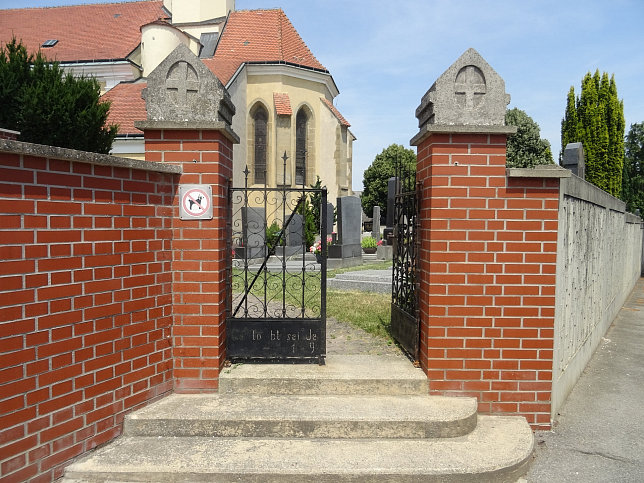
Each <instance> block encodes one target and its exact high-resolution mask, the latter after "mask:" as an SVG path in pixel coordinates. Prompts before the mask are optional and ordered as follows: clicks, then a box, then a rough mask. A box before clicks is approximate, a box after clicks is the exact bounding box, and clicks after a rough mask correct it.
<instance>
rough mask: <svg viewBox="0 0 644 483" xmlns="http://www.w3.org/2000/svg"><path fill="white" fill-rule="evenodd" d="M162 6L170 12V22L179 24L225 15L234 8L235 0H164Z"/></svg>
mask: <svg viewBox="0 0 644 483" xmlns="http://www.w3.org/2000/svg"><path fill="white" fill-rule="evenodd" d="M164 6H165V7H166V8H167V9H168V10H170V11H171V12H172V23H174V24H180V23H190V22H203V21H206V20H212V19H214V18H219V17H225V16H226V15H228V12H230V11H231V10H235V0H165V1H164Z"/></svg>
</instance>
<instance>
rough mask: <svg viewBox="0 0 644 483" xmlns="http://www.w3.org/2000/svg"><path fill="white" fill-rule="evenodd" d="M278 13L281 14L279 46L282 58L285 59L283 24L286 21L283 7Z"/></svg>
mask: <svg viewBox="0 0 644 483" xmlns="http://www.w3.org/2000/svg"><path fill="white" fill-rule="evenodd" d="M277 15H279V22H278V25H279V31H278V35H279V42H278V46H279V49H280V58H281V59H284V58H285V57H284V29H283V26H282V24H283V22H284V12H283V11H282V9H281V8H280V9H279V10H278V12H277Z"/></svg>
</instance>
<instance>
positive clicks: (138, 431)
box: [124, 394, 477, 439]
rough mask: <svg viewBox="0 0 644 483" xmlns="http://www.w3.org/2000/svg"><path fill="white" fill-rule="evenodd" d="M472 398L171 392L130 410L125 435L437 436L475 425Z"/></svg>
mask: <svg viewBox="0 0 644 483" xmlns="http://www.w3.org/2000/svg"><path fill="white" fill-rule="evenodd" d="M476 410H477V403H476V399H475V398H450V397H439V396H435V397H433V396H427V395H425V396H409V395H405V396H246V395H241V396H232V397H231V396H220V395H217V394H212V395H210V394H208V395H176V394H174V395H171V396H168V397H166V398H165V399H163V400H161V401H159V402H157V403H155V404H152V405H150V406H148V407H146V408H143V409H141V410H139V411H136V412H135V413H133V414H131V415H129V416H128V417H127V418H126V420H125V426H124V434H125V435H127V436H181V437H188V436H216V437H243V438H249V437H250V438H253V437H259V438H273V437H274V438H399V439H404V438H438V437H445V438H447V437H455V436H462V435H464V434H467V433H469V432H471V431H473V430H474V428H475V426H476Z"/></svg>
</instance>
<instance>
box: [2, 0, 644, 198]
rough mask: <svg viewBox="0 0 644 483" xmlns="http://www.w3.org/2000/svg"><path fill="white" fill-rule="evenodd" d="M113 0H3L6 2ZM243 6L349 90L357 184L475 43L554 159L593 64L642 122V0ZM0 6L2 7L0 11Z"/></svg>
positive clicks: (239, 3) (321, 1)
mask: <svg viewBox="0 0 644 483" xmlns="http://www.w3.org/2000/svg"><path fill="white" fill-rule="evenodd" d="M79 3H106V2H100V1H96V0H94V1H82V0H24V1H21V2H16V1H15V0H0V8H20V7H36V6H59V5H70V4H72V5H74V4H79ZM236 8H237V9H238V10H242V9H256V8H281V9H282V10H284V12H285V13H286V15H287V16H288V17H289V19H290V20H291V22H292V23H293V25H294V26H295V28H296V29H297V31H298V32H299V34H300V36H301V37H302V39H304V41H305V42H306V44H307V45H308V46H309V48H310V49H311V51H312V52H313V54H314V55H315V56H316V57H317V59H318V60H319V61H320V62H321V63H322V64H323V65H324V66H325V67H326V68H327V69H328V70H329V71H330V73H331V75H332V76H333V79H334V80H335V83H336V84H337V86H338V88H339V90H340V95H339V96H338V97H337V98H336V99H335V102H334V103H335V105H336V107H337V108H338V109H339V111H340V112H341V113H342V115H343V116H344V117H345V118H346V119H347V120H348V121H349V122H350V123H351V128H350V129H351V131H352V132H353V134H354V135H355V136H356V137H357V141H356V142H355V143H354V150H353V189H354V190H359V191H361V190H362V189H363V186H362V174H363V171H364V170H365V169H366V168H367V167H368V166H369V165H370V164H371V162H372V161H373V159H374V157H375V156H376V155H377V154H378V153H380V152H381V151H382V150H383V149H385V148H386V147H387V146H389V145H390V144H392V143H397V144H401V145H403V146H405V147H407V148H411V146H410V145H409V141H410V139H411V138H412V137H414V135H416V133H417V132H418V122H417V119H416V118H415V115H414V113H415V110H416V107H418V105H419V104H420V99H421V97H422V96H423V95H424V94H425V92H427V90H428V89H429V88H430V87H431V85H432V84H433V83H434V81H435V80H436V79H438V77H440V75H441V74H442V73H443V72H445V70H447V68H448V67H449V66H450V65H451V64H452V63H453V62H454V61H456V59H458V57H460V55H461V54H462V53H463V52H465V51H466V50H467V49H468V48H470V47H473V48H474V49H476V50H477V51H478V52H479V53H480V54H481V55H482V56H483V58H484V59H485V60H486V61H487V62H488V63H489V64H490V65H491V66H492V68H493V69H494V70H495V71H496V72H497V73H498V74H499V75H500V76H501V77H502V78H503V79H504V80H505V89H506V92H507V93H509V94H510V95H511V102H510V104H509V106H508V107H509V108H513V107H518V108H519V109H522V110H524V111H526V112H527V113H528V115H530V116H531V117H532V118H533V119H534V120H535V121H536V122H537V123H538V124H539V126H540V127H541V136H542V137H544V138H546V139H548V140H549V141H550V143H551V145H552V150H553V153H554V155H555V158H557V156H558V153H559V151H560V149H561V146H560V144H561V143H560V136H561V119H562V117H563V114H564V110H565V105H566V95H567V94H568V91H569V89H570V87H571V86H574V87H575V92H576V93H577V94H579V90H580V84H581V79H582V78H583V76H584V75H585V74H586V73H587V72H593V73H594V72H595V70H597V69H599V71H600V72H608V74H609V75H613V74H614V75H615V81H616V83H617V90H618V95H619V97H620V98H621V99H623V101H624V115H625V118H626V129H627V131H628V128H629V126H630V125H631V124H632V123H639V122H644V28H643V27H642V26H643V25H644V1H642V0H611V1H606V0H402V1H400V0H398V1H397V0H236ZM0 15H1V12H0Z"/></svg>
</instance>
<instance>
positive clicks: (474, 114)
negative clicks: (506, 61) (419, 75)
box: [416, 49, 510, 128]
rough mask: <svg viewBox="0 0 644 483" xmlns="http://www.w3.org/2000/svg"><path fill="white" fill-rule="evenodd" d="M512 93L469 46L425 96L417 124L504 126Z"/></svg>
mask: <svg viewBox="0 0 644 483" xmlns="http://www.w3.org/2000/svg"><path fill="white" fill-rule="evenodd" d="M509 103H510V95H509V94H506V92H505V82H504V81H503V79H502V78H501V76H499V74H497V73H496V72H495V71H494V69H492V67H490V65H489V64H488V63H487V62H486V61H485V59H483V57H481V55H480V54H479V53H478V52H477V51H476V50H474V49H468V50H467V51H466V52H465V53H464V54H463V55H461V56H460V57H459V58H458V60H457V61H456V62H454V63H453V64H452V65H451V67H450V68H449V69H447V70H446V71H445V72H444V73H443V75H441V76H440V77H439V78H438V80H436V82H434V84H433V85H432V87H431V88H430V89H429V90H428V91H427V93H426V94H425V95H424V96H423V98H422V100H421V103H420V106H418V109H416V117H417V118H418V126H419V127H420V128H422V127H423V126H425V125H427V124H438V125H448V126H450V125H460V126H503V125H505V110H506V107H507V105H508V104H509Z"/></svg>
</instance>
